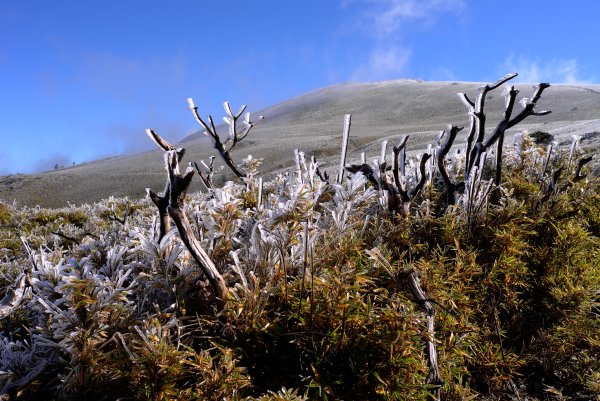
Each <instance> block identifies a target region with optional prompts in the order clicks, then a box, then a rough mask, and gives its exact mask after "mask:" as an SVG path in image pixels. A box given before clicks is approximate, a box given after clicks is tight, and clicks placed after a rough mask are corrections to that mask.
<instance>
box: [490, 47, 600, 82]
mask: <svg viewBox="0 0 600 401" xmlns="http://www.w3.org/2000/svg"><path fill="white" fill-rule="evenodd" d="M500 69H501V70H502V71H503V72H518V73H519V76H518V77H517V79H516V80H517V81H518V82H527V83H537V82H555V83H568V84H574V83H589V82H594V79H593V77H591V76H587V77H586V76H583V74H584V73H583V72H582V71H581V68H580V66H579V65H578V63H577V60H576V59H556V58H555V59H550V60H543V59H540V58H529V57H524V56H515V55H514V54H511V55H510V56H509V57H508V58H507V59H506V60H505V61H504V63H502V65H501V67H500Z"/></svg>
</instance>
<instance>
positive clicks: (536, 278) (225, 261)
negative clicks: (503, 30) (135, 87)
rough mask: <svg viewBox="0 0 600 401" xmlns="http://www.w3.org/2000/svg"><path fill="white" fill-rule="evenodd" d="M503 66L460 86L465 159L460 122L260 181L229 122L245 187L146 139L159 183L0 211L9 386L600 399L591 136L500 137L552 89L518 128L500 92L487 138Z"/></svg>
mask: <svg viewBox="0 0 600 401" xmlns="http://www.w3.org/2000/svg"><path fill="white" fill-rule="evenodd" d="M512 77H514V75H509V76H506V77H503V78H502V79H501V80H500V81H498V82H497V83H494V84H491V85H486V86H484V87H483V88H482V90H481V91H480V93H479V94H478V97H477V100H476V101H475V102H473V101H471V100H470V99H469V98H468V97H467V96H466V95H464V94H463V95H462V98H463V101H464V102H465V104H466V105H467V107H468V108H469V109H472V110H470V112H471V114H470V115H471V116H472V117H471V124H472V125H471V127H470V128H469V132H468V134H467V135H468V141H467V149H466V151H462V152H460V153H452V154H451V153H450V152H449V150H450V149H451V147H452V143H453V141H454V138H455V137H456V135H457V133H458V132H460V130H461V128H460V127H454V126H450V127H448V128H447V129H446V130H445V131H443V133H441V137H440V139H439V141H438V143H437V144H434V145H433V146H432V148H431V152H430V153H427V154H426V155H423V156H419V157H416V158H411V157H407V156H406V154H405V148H406V145H407V141H406V140H403V141H401V142H400V144H399V145H398V146H396V147H394V148H393V152H391V153H388V152H387V147H386V144H384V145H383V146H382V152H381V155H379V157H378V158H377V159H376V160H374V161H373V163H367V162H366V161H365V163H363V164H360V165H353V166H345V154H344V153H343V154H342V158H341V159H342V162H341V166H342V169H340V170H339V171H338V174H337V177H336V179H333V177H329V175H328V174H327V172H325V171H322V170H321V169H320V168H319V165H318V163H317V162H316V161H315V160H314V158H312V159H310V160H307V159H306V158H305V155H304V154H303V153H302V152H297V154H296V167H295V168H293V169H291V170H289V171H288V172H286V173H282V174H280V175H278V176H276V177H274V178H273V179H271V180H269V181H264V182H263V180H262V178H261V177H260V175H259V173H258V169H259V167H260V160H257V159H255V158H252V157H248V158H246V159H244V160H243V161H242V162H241V163H239V164H238V163H235V162H233V160H232V159H231V157H230V155H229V154H228V153H227V154H224V155H223V152H228V148H227V146H228V144H229V145H231V144H233V145H235V144H236V143H237V142H238V141H239V140H241V139H243V137H245V135H247V134H248V131H250V129H248V130H247V131H243V136H236V132H237V131H236V128H235V127H234V128H233V130H231V131H230V139H231V141H228V142H225V143H222V142H221V141H220V139H218V140H217V139H215V141H216V142H215V143H217V144H220V147H221V149H219V147H218V146H217V150H218V151H219V152H220V153H221V154H222V156H223V157H225V160H226V164H233V165H234V166H235V168H236V171H237V173H239V174H237V173H236V174H237V175H238V176H239V177H241V178H240V181H239V182H228V183H226V184H225V185H224V186H223V187H218V188H217V187H213V185H212V176H213V175H214V174H215V173H216V172H217V171H216V170H215V168H214V167H213V165H214V163H213V162H214V161H212V160H211V162H210V163H201V165H202V166H203V167H200V166H198V165H196V166H195V168H194V169H192V168H190V169H188V170H187V171H186V172H184V173H183V174H182V173H181V172H180V170H179V163H180V162H181V161H182V159H183V157H184V150H183V149H177V148H175V147H174V146H172V145H170V144H169V143H168V142H166V141H165V140H164V139H163V138H162V137H160V136H159V135H158V134H156V133H154V132H153V131H151V132H149V134H150V135H151V137H152V139H153V140H154V141H155V142H156V143H157V144H158V145H159V146H160V147H161V148H163V149H164V150H165V164H166V169H167V176H168V178H167V182H166V185H165V188H164V191H163V192H161V193H155V192H153V191H149V199H142V200H130V199H126V198H125V199H116V198H111V199H108V200H104V201H100V202H97V203H94V204H91V205H84V206H81V207H70V208H65V209H60V210H47V209H35V208H34V209H31V208H15V207H13V206H11V205H6V204H2V203H0V222H1V223H2V226H1V230H0V248H2V259H1V261H0V282H1V284H2V285H3V286H4V288H6V291H5V293H4V295H3V296H4V299H3V300H2V301H1V305H2V306H1V309H0V317H1V318H2V320H0V355H1V356H0V389H1V394H2V397H4V399H15V400H49V399H56V400H73V399H81V400H116V399H121V400H264V401H266V400H308V399H310V400H338V399H339V400H378V399H381V400H426V399H443V400H469V399H490V400H505V399H515V400H524V399H539V400H547V399H553V400H554V399H555V400H564V399H581V400H591V399H598V396H599V394H600V385H599V383H600V358H598V355H600V266H599V265H600V263H599V262H600V239H599V233H600V192H599V185H600V182H599V181H598V178H597V177H595V176H593V174H590V171H591V168H590V165H591V164H594V163H590V161H591V160H592V159H591V157H588V158H586V157H583V158H582V157H581V156H582V155H578V148H577V140H578V138H574V142H573V145H572V146H571V147H570V148H564V149H563V148H557V147H556V146H554V144H552V143H550V144H549V145H548V146H547V147H546V148H541V147H539V146H540V145H539V144H536V143H535V141H536V138H532V137H530V136H529V135H527V134H523V135H518V136H517V139H516V142H515V144H514V146H512V144H511V145H510V146H504V148H505V149H504V151H503V150H502V149H503V144H502V141H503V139H504V130H505V129H507V128H509V127H511V124H513V125H515V124H517V123H518V122H520V121H521V120H523V119H524V118H525V117H527V116H529V115H542V114H544V113H545V112H540V113H538V112H536V111H535V110H534V106H535V101H536V100H537V99H536V96H537V98H539V96H540V95H541V93H542V91H543V88H544V87H545V85H546V84H540V85H539V86H538V87H537V88H536V89H535V91H534V96H532V98H528V99H526V100H525V102H524V103H523V106H524V107H523V110H524V112H525V113H526V115H523V112H521V113H520V114H517V115H516V116H513V117H512V119H511V114H512V107H513V105H514V100H515V97H516V95H517V93H515V92H516V91H515V90H514V88H512V89H511V87H509V89H508V90H507V91H506V92H505V94H506V98H507V106H506V110H505V111H504V119H503V120H502V121H501V122H500V124H499V126H498V127H496V129H495V130H494V133H493V134H492V135H491V136H490V137H489V138H484V133H485V118H484V117H483V118H482V116H484V114H483V104H484V100H485V96H486V94H487V93H488V92H489V91H491V90H493V89H495V88H496V87H498V86H500V85H501V84H503V83H504V82H506V81H508V80H509V79H511V78H512ZM191 104H192V105H193V103H191ZM193 111H194V113H195V114H196V115H197V109H195V107H194V109H193ZM226 111H227V112H228V115H229V117H230V125H235V124H234V120H237V119H238V118H239V117H240V116H241V113H237V114H233V113H232V112H231V109H230V108H229V107H228V105H227V107H226ZM234 117H235V118H234ZM516 119H518V121H517V120H516ZM245 121H246V122H247V123H248V124H252V123H250V119H249V117H248V118H247V119H246V120H245ZM203 122H204V121H203ZM350 122H351V120H350V117H349V116H348V117H347V118H346V127H345V134H346V135H345V140H347V137H348V135H349V132H350ZM205 124H206V123H205ZM206 126H207V127H208V128H210V129H211V130H212V131H211V133H210V135H211V136H212V137H213V138H215V137H216V138H218V134H217V133H216V130H215V129H214V126H212V119H210V118H209V123H208V124H206ZM250 128H251V126H250ZM492 139H493V140H492ZM229 150H231V148H229ZM448 155H450V156H448ZM343 167H347V168H343ZM500 167H502V168H500ZM196 173H198V174H200V176H201V178H202V181H203V183H204V184H205V186H206V191H204V192H203V193H194V194H187V193H186V191H187V185H189V181H191V179H192V177H193V175H194V174H196ZM157 211H158V213H157ZM171 222H174V223H175V224H174V227H171ZM0 295H2V294H0Z"/></svg>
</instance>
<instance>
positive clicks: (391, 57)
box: [352, 46, 411, 81]
mask: <svg viewBox="0 0 600 401" xmlns="http://www.w3.org/2000/svg"><path fill="white" fill-rule="evenodd" d="M410 54H411V51H410V50H408V49H404V48H402V47H397V46H389V47H385V48H381V47H377V48H375V49H373V51H372V52H371V54H370V55H369V59H368V61H367V62H366V63H365V64H363V65H360V66H359V67H358V68H356V69H355V70H354V73H353V74H352V80H353V81H381V80H385V79H396V78H400V76H401V74H402V73H404V72H406V69H407V66H408V62H409V60H410Z"/></svg>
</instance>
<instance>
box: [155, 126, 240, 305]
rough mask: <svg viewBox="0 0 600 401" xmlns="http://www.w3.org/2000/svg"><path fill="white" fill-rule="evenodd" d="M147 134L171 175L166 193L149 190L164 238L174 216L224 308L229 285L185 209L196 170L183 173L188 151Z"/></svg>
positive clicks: (189, 247)
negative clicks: (181, 164) (162, 153)
mask: <svg viewBox="0 0 600 401" xmlns="http://www.w3.org/2000/svg"><path fill="white" fill-rule="evenodd" d="M146 132H147V133H148V135H149V136H150V138H152V140H153V141H154V142H155V143H156V144H158V146H160V147H161V148H162V149H163V150H165V155H164V159H165V168H166V170H167V176H168V179H167V183H166V184H165V190H164V191H163V192H162V193H161V194H159V195H157V194H156V193H154V192H153V191H152V190H150V189H148V190H147V191H148V194H149V196H150V198H151V199H152V201H153V202H154V204H156V206H157V207H158V210H159V215H160V217H161V233H162V235H163V236H164V231H165V230H166V229H168V224H169V217H171V218H172V219H173V221H174V222H175V226H176V227H177V231H178V232H179V236H180V237H181V240H182V241H183V243H184V244H185V246H186V247H187V249H188V251H189V252H190V254H191V255H192V258H193V259H194V261H195V262H196V263H197V264H198V266H199V267H200V269H201V270H202V271H203V272H204V274H205V275H206V277H207V278H208V281H209V283H210V285H211V287H212V289H213V292H214V294H215V296H216V298H217V302H218V304H219V306H220V307H222V306H223V304H224V302H225V300H226V299H227V296H228V294H229V290H228V288H227V284H226V283H225V280H224V279H223V277H222V276H221V273H219V271H218V270H217V268H216V267H215V264H214V263H213V262H212V260H211V259H210V257H209V256H208V254H207V253H206V252H205V251H204V249H202V246H201V245H200V242H199V241H198V239H197V238H196V237H195V235H194V231H193V230H192V226H191V225H190V222H189V220H188V218H187V215H186V214H185V212H184V210H183V208H184V200H185V195H186V193H187V190H188V188H189V186H190V183H191V182H192V178H193V176H194V169H193V168H192V167H188V168H187V169H186V171H185V172H184V173H183V175H182V174H181V172H180V170H179V162H180V161H181V159H182V158H183V155H184V153H185V149H183V148H179V149H175V148H174V147H173V146H172V145H171V144H169V143H168V142H167V141H165V140H164V139H162V138H161V137H160V136H159V135H158V134H157V133H155V132H154V131H152V130H146ZM165 213H166V214H165ZM161 238H162V237H161Z"/></svg>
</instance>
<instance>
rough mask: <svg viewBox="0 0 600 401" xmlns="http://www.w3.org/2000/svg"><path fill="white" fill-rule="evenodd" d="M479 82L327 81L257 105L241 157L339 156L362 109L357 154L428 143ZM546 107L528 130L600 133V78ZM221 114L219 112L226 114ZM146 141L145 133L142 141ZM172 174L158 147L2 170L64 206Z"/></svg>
mask: <svg viewBox="0 0 600 401" xmlns="http://www.w3.org/2000/svg"><path fill="white" fill-rule="evenodd" d="M480 85H481V84H479V83H458V82H420V81H411V80H398V81H387V82H378V83H352V84H340V85H334V86H331V87H327V88H323V89H320V90H317V91H314V92H310V93H307V94H304V95H301V96H298V97H295V98H293V99H290V100H287V101H284V102H281V103H279V104H276V105H274V106H271V107H268V108H266V109H264V110H261V111H256V112H254V111H253V110H250V111H251V112H253V115H259V114H262V115H264V116H265V121H264V122H263V123H262V124H261V125H259V126H257V127H256V128H255V129H254V130H253V131H252V133H251V134H250V136H249V137H248V138H247V139H246V140H245V141H243V142H241V143H240V146H239V147H238V148H237V149H236V153H235V157H234V158H235V159H236V160H239V159H241V158H243V157H245V156H246V155H247V154H252V155H253V156H254V157H258V158H263V159H264V164H263V165H262V167H261V171H262V172H264V173H269V172H273V171H276V170H279V169H282V168H285V167H289V165H290V164H289V161H290V160H292V157H293V150H294V149H295V148H299V149H301V150H303V151H304V152H305V153H306V154H307V155H312V154H314V155H316V156H317V158H318V159H319V160H321V161H326V159H327V157H330V156H333V155H337V154H338V151H339V144H340V141H341V132H342V121H343V116H344V114H346V113H351V114H352V115H353V118H352V130H351V140H350V145H349V154H350V157H358V153H359V152H360V151H363V150H365V149H373V152H375V153H371V154H377V152H378V151H376V149H378V146H379V145H378V143H379V141H380V140H381V139H382V138H386V137H390V136H397V135H401V134H411V141H410V142H409V144H408V149H409V151H411V150H421V149H424V148H426V147H427V144H428V143H430V142H432V140H433V138H434V137H435V134H436V133H437V131H439V130H441V129H444V128H445V126H446V124H449V123H453V124H456V125H466V124H467V123H468V118H467V115H466V112H465V108H464V106H463V104H462V103H461V102H460V101H459V100H458V98H457V96H456V93H458V92H466V93H467V94H469V95H472V96H474V95H475V94H476V93H477V88H478V87H479V86H480ZM517 88H518V89H520V90H521V94H520V95H519V98H520V97H522V96H528V95H529V94H530V92H531V89H530V85H517ZM496 92H498V93H496ZM496 92H493V93H491V94H490V96H488V103H487V110H488V113H489V115H488V121H490V122H491V123H492V124H493V123H494V122H496V121H497V120H498V118H499V116H500V113H501V111H502V103H503V97H502V96H501V93H500V92H499V91H496ZM222 100H225V99H214V102H215V103H220V102H221V101H222ZM237 106H238V105H233V107H234V108H235V107H237ZM517 107H519V106H517ZM539 107H540V109H549V110H551V111H552V114H550V115H548V116H545V117H544V118H543V119H542V118H538V117H532V118H529V119H527V120H525V122H524V123H522V124H520V125H519V129H527V130H529V131H535V130H543V131H546V132H549V133H551V134H553V135H555V136H556V139H558V140H559V141H567V140H569V138H570V135H572V134H580V135H583V134H593V133H595V132H600V85H555V86H552V87H550V88H549V89H548V90H547V91H546V92H545V93H544V97H543V98H542V100H541V101H540V105H539ZM200 112H202V111H201V110H200ZM214 117H215V120H220V117H221V116H214ZM190 119H192V116H191V115H190ZM150 128H151V127H150ZM220 132H223V133H224V132H225V130H220ZM588 136H594V135H588ZM147 140H148V138H147V137H146V136H145V135H144V133H143V132H140V141H147ZM463 140H464V133H463V134H462V135H459V137H458V138H457V143H460V142H461V141H463ZM184 142H185V147H186V149H187V151H188V153H187V156H186V159H185V160H186V161H191V160H196V161H200V160H202V159H207V158H208V156H209V155H211V154H214V150H213V149H212V144H211V143H209V142H208V141H207V139H205V138H204V137H203V136H201V135H200V134H199V133H198V134H194V135H192V136H190V137H188V138H186V139H185V140H184ZM586 145H589V141H586V140H584V141H583V142H582V146H584V147H585V146H586ZM163 172H164V170H163V164H162V155H161V154H160V152H158V151H149V152H144V153H139V154H135V155H128V156H119V157H113V158H108V159H104V160H99V161H95V162H91V163H86V164H82V165H78V166H73V167H70V168H66V169H62V170H59V171H51V172H46V173H41V174H33V175H21V174H20V175H12V176H6V177H0V199H2V200H4V201H5V202H12V201H13V200H16V201H17V203H18V204H19V205H21V206H35V205H40V206H44V207H61V206H65V205H67V204H68V203H69V202H71V203H73V204H82V203H87V202H93V201H96V200H99V199H102V198H107V197H109V196H111V195H114V196H132V197H141V196H143V195H144V191H145V188H147V187H152V188H159V187H161V186H162V184H163ZM223 178H225V177H221V179H223ZM192 185H193V188H192V190H199V189H200V185H199V183H198V181H196V182H194V183H193V184H192Z"/></svg>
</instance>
